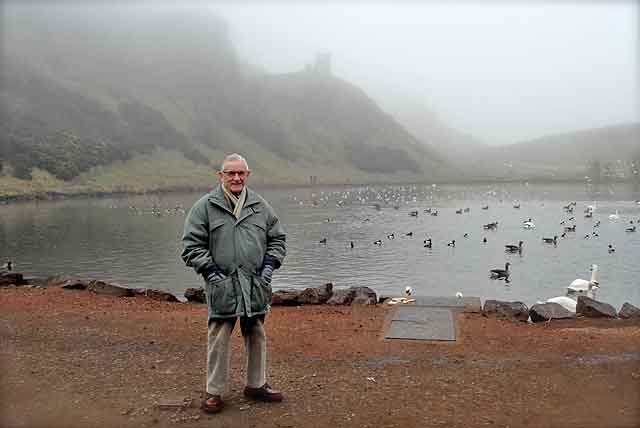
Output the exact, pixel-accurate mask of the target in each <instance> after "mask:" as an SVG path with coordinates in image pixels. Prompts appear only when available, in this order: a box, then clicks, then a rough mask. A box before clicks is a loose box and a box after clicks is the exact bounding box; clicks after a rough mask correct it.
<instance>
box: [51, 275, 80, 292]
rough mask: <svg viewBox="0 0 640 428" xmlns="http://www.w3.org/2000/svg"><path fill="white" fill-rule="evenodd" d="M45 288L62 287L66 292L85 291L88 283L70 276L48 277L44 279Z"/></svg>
mask: <svg viewBox="0 0 640 428" xmlns="http://www.w3.org/2000/svg"><path fill="white" fill-rule="evenodd" d="M46 281H47V287H62V288H66V289H67V290H86V289H87V287H88V286H89V281H87V280H84V279H82V278H80V277H77V276H72V275H57V276H50V277H48V278H47V279H46Z"/></svg>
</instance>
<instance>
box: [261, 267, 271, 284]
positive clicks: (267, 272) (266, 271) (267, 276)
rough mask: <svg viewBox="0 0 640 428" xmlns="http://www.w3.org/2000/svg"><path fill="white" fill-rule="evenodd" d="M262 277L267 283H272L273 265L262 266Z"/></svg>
mask: <svg viewBox="0 0 640 428" xmlns="http://www.w3.org/2000/svg"><path fill="white" fill-rule="evenodd" d="M260 277H261V278H262V279H263V280H264V281H265V282H266V283H267V284H271V278H272V277H273V265H272V264H266V265H264V267H263V268H262V272H260Z"/></svg>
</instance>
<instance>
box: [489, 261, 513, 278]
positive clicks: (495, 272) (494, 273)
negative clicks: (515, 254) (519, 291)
mask: <svg viewBox="0 0 640 428" xmlns="http://www.w3.org/2000/svg"><path fill="white" fill-rule="evenodd" d="M510 265H511V263H509V262H506V263H505V264H504V269H491V270H490V271H489V274H490V275H491V278H493V279H500V278H508V277H509V275H510V274H511V272H509V266H510Z"/></svg>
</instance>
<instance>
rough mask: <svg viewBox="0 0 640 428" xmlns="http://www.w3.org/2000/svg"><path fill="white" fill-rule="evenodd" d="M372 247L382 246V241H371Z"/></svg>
mask: <svg viewBox="0 0 640 428" xmlns="http://www.w3.org/2000/svg"><path fill="white" fill-rule="evenodd" d="M373 245H382V239H378V240H375V241H373Z"/></svg>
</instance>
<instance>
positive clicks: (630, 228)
mask: <svg viewBox="0 0 640 428" xmlns="http://www.w3.org/2000/svg"><path fill="white" fill-rule="evenodd" d="M625 230H626V231H627V232H635V231H636V227H635V226H633V227H627V228H626V229H625Z"/></svg>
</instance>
